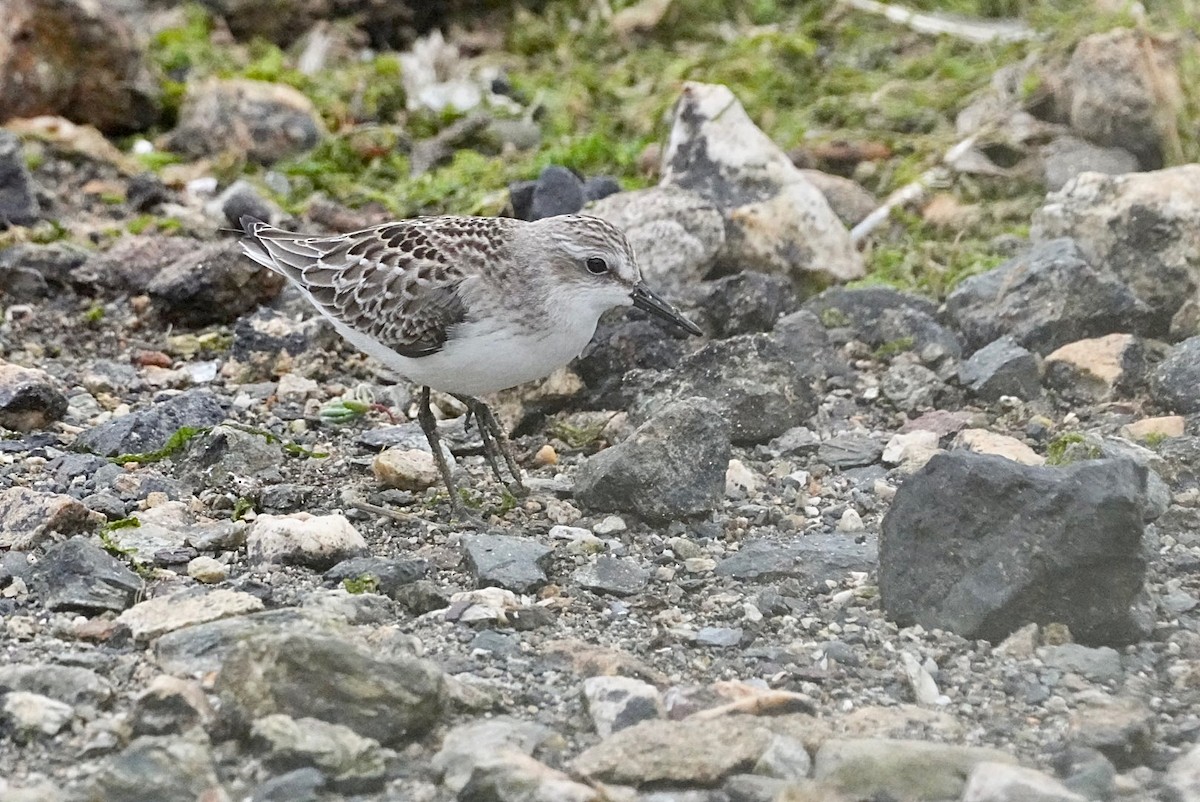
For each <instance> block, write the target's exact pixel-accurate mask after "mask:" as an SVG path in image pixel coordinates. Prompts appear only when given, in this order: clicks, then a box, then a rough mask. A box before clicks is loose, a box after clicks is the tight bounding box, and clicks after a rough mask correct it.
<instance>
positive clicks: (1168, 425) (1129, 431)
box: [1121, 415, 1187, 440]
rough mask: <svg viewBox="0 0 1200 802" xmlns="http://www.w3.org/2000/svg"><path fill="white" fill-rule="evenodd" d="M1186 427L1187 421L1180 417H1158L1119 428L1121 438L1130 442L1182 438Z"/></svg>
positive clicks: (1143, 419)
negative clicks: (1125, 438)
mask: <svg viewBox="0 0 1200 802" xmlns="http://www.w3.org/2000/svg"><path fill="white" fill-rule="evenodd" d="M1186 426H1187V420H1186V419H1185V418H1184V417H1183V416H1182V415H1160V416H1158V417H1154V418H1142V419H1141V420H1136V421H1134V422H1133V423H1127V424H1125V425H1124V426H1122V427H1121V436H1122V437H1127V438H1129V439H1130V440H1147V439H1150V438H1157V439H1160V440H1163V439H1169V438H1172V437H1183V434H1184V431H1185V429H1186Z"/></svg>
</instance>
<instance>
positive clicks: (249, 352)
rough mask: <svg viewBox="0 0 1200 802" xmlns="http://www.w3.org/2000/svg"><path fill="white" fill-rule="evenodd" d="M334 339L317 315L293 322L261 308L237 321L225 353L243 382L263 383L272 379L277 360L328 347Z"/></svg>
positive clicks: (277, 313) (272, 310)
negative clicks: (237, 370)
mask: <svg viewBox="0 0 1200 802" xmlns="http://www.w3.org/2000/svg"><path fill="white" fill-rule="evenodd" d="M337 339H339V337H338V335H337V333H336V332H334V331H333V327H332V326H329V325H328V324H327V323H325V322H323V318H321V317H320V316H319V315H318V316H316V317H309V318H306V319H303V320H296V319H295V318H293V317H292V316H290V315H285V314H283V313H282V312H279V311H278V310H275V309H270V308H266V307H264V308H262V309H258V310H257V311H255V312H253V313H252V314H249V315H242V316H241V317H239V318H238V320H237V323H235V324H234V326H233V346H232V348H230V351H229V353H230V356H232V357H233V359H234V360H236V361H237V363H238V365H239V366H240V367H241V368H242V372H243V380H244V381H249V380H254V381H267V380H269V379H272V378H274V377H275V367H276V363H277V362H278V361H279V358H280V357H281V356H284V355H287V356H298V355H300V354H302V353H304V352H305V351H308V350H309V349H311V348H320V347H326V346H331V345H333V344H334V343H335V341H336V340H337Z"/></svg>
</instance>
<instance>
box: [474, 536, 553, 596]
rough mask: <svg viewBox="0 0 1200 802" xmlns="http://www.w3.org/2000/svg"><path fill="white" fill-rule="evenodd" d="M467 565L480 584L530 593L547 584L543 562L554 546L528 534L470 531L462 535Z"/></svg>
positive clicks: (548, 556) (546, 559)
mask: <svg viewBox="0 0 1200 802" xmlns="http://www.w3.org/2000/svg"><path fill="white" fill-rule="evenodd" d="M463 549H464V551H465V552H466V557H467V566H468V568H469V569H470V571H471V573H472V575H473V576H474V577H475V581H476V582H477V583H478V585H479V586H480V587H484V586H495V587H501V588H504V589H506V590H511V591H513V592H514V593H529V592H530V591H533V590H536V589H537V588H539V587H541V586H542V585H544V584H546V582H547V579H546V572H545V570H544V569H543V567H542V566H543V565H544V564H545V563H546V562H547V561H548V560H549V558H550V555H551V554H552V553H553V552H554V550H553V549H551V548H549V547H547V546H543V545H542V544H541V543H538V542H536V541H533V540H529V539H528V538H521V537H512V536H509V535H468V536H467V537H464V538H463Z"/></svg>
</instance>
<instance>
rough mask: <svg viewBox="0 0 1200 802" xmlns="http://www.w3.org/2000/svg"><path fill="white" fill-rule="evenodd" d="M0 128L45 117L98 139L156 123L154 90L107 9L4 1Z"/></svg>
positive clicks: (67, 0)
mask: <svg viewBox="0 0 1200 802" xmlns="http://www.w3.org/2000/svg"><path fill="white" fill-rule="evenodd" d="M0 110H2V111H0V122H5V121H7V120H10V119H13V118H16V117H38V116H42V115H52V116H60V117H66V118H67V119H69V120H73V121H75V122H77V123H83V124H87V125H94V126H95V127H97V128H99V129H100V130H101V131H104V132H106V133H122V132H128V131H140V130H142V129H144V128H148V127H150V126H151V125H153V124H154V123H155V122H156V121H157V120H158V112H159V89H158V84H157V83H156V82H155V81H154V79H153V77H152V76H151V73H150V71H149V69H148V68H147V65H146V61H145V55H144V53H143V51H142V48H141V47H140V46H139V44H138V41H137V36H136V35H135V33H134V31H133V30H132V29H131V28H130V26H129V24H128V22H126V20H125V19H124V17H123V16H122V14H120V13H119V12H118V11H117V10H116V9H115V8H109V7H107V6H104V5H101V4H97V3H92V2H87V0H59V2H38V0H11V1H10V2H8V3H6V4H5V13H4V15H3V19H0Z"/></svg>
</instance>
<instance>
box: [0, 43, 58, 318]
mask: <svg viewBox="0 0 1200 802" xmlns="http://www.w3.org/2000/svg"><path fill="white" fill-rule="evenodd" d="M0 48H3V43H2V42H0ZM3 89H4V87H3V85H2V84H0V97H2V96H3V94H4V91H3ZM2 116H3V115H2V114H0V118H2ZM0 121H2V119H0ZM40 217H41V207H40V205H39V204H38V200H37V194H36V190H35V187H34V183H33V178H32V177H31V176H30V175H29V168H28V167H27V166H26V164H25V151H24V149H23V148H22V147H21V140H20V139H19V138H18V137H17V135H16V134H13V133H11V132H9V131H0V231H3V230H4V229H6V228H9V227H10V226H31V225H33V224H34V223H36V222H37V221H38V219H39V218H40ZM10 247H11V246H10ZM5 274H9V271H8V270H0V275H5ZM10 275H11V274H10ZM30 278H31V279H33V284H34V285H33V286H31V287H30V288H29V290H30V292H29V293H28V294H30V295H32V296H34V297H38V296H41V295H43V294H44V293H43V292H42V291H41V290H42V289H48V288H46V286H45V285H46V281H45V279H43V278H41V277H40V276H36V274H35V275H32V276H30ZM38 279H40V281H38ZM6 283H7V282H6ZM39 284H40V285H41V286H40V287H39V286H37V285H39ZM5 289H11V288H9V287H6V288H5ZM30 300H31V299H30Z"/></svg>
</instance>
